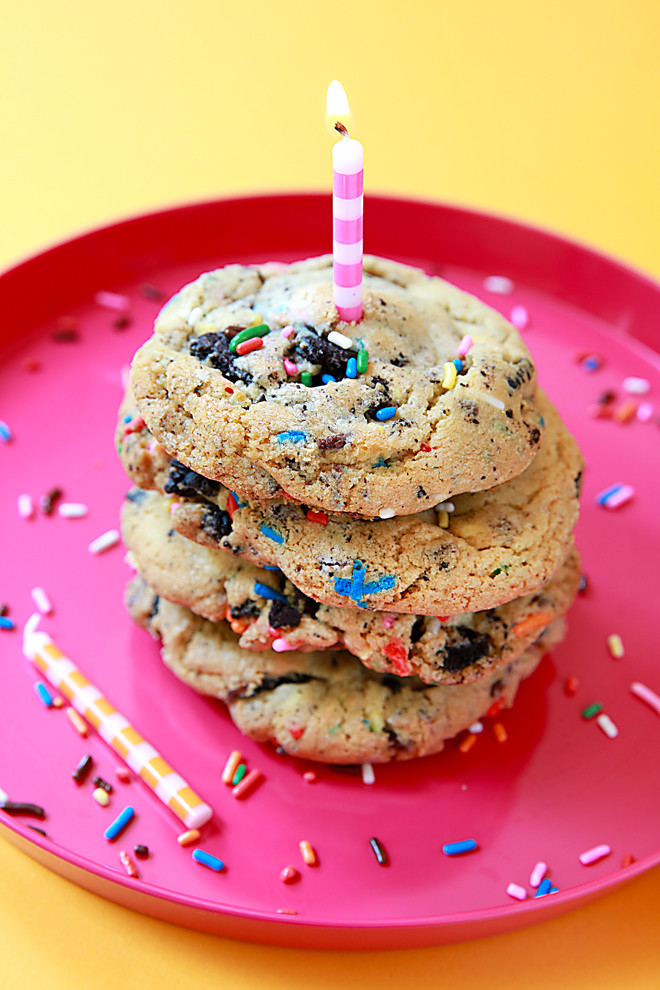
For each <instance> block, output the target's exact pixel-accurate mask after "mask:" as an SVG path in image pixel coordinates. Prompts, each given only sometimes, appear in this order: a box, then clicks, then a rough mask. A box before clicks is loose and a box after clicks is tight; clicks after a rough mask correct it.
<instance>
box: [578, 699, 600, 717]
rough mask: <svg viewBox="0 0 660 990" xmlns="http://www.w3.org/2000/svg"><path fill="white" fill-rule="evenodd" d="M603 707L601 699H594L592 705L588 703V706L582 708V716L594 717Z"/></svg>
mask: <svg viewBox="0 0 660 990" xmlns="http://www.w3.org/2000/svg"><path fill="white" fill-rule="evenodd" d="M602 708H603V706H602V705H601V703H600V701H594V703H593V704H592V705H587V707H586V708H583V709H582V718H593V717H594V715H597V714H598V712H599V711H601V710H602Z"/></svg>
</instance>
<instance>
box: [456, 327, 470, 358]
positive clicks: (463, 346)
mask: <svg viewBox="0 0 660 990" xmlns="http://www.w3.org/2000/svg"><path fill="white" fill-rule="evenodd" d="M471 347H472V336H471V334H469V333H466V334H465V336H464V337H461V339H460V341H459V343H458V347H457V348H456V353H457V354H458V356H459V357H465V355H466V354H467V352H468V351H469V350H470V348H471Z"/></svg>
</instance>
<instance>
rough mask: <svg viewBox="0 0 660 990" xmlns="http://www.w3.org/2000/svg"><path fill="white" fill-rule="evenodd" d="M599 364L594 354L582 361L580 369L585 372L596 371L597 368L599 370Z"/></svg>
mask: <svg viewBox="0 0 660 990" xmlns="http://www.w3.org/2000/svg"><path fill="white" fill-rule="evenodd" d="M601 364H602V361H601V360H600V358H599V357H596V355H595V354H592V355H590V356H589V357H586V358H585V359H584V361H583V362H582V367H583V368H584V369H585V371H596V370H597V369H598V368H600V366H601Z"/></svg>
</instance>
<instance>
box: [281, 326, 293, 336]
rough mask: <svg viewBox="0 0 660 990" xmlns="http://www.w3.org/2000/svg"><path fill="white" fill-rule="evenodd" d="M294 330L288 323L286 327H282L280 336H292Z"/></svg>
mask: <svg viewBox="0 0 660 990" xmlns="http://www.w3.org/2000/svg"><path fill="white" fill-rule="evenodd" d="M295 332H296V331H295V328H294V327H292V326H291V324H289V326H288V327H284V330H282V336H283V337H287V338H288V337H293V335H294V333H295Z"/></svg>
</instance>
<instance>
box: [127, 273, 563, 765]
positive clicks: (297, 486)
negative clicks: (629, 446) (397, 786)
mask: <svg viewBox="0 0 660 990" xmlns="http://www.w3.org/2000/svg"><path fill="white" fill-rule="evenodd" d="M117 444H118V449H119V453H120V456H121V458H122V461H123V464H124V467H125V469H126V471H127V473H128V475H129V477H130V479H131V481H132V483H133V484H134V486H135V487H134V488H132V489H131V490H130V491H129V493H128V496H127V498H126V501H125V504H124V506H123V510H122V534H123V538H124V541H125V543H126V546H127V549H128V556H129V560H130V562H131V564H132V566H133V567H134V569H135V571H136V577H135V578H134V580H133V581H132V582H131V584H130V585H129V590H128V594H127V601H128V607H129V610H130V612H131V614H132V616H133V618H134V619H135V620H136V621H137V622H138V623H140V624H141V625H143V626H144V627H145V628H146V629H148V630H149V631H150V632H151V633H152V635H153V636H154V637H156V638H158V639H159V640H160V642H161V649H162V657H163V660H164V662H165V663H166V664H167V666H168V667H170V668H171V669H172V670H173V672H174V673H175V674H176V675H177V676H178V677H179V678H181V680H182V681H184V682H185V683H187V684H188V685H190V686H191V687H192V688H193V689H195V690H196V691H199V692H201V693H204V694H207V695H211V696H213V697H216V698H219V699H221V700H222V701H223V702H224V703H225V704H226V705H227V707H228V709H229V712H230V714H231V717H232V718H233V720H234V722H235V723H236V725H237V726H238V727H239V728H240V730H241V731H242V732H244V733H245V734H246V735H249V736H251V737H252V738H255V739H257V740H259V741H264V742H266V741H268V742H272V743H274V744H275V745H277V746H280V747H282V749H284V750H285V751H286V752H289V753H292V754H296V755H298V756H302V757H305V758H307V759H313V760H319V761H323V762H330V763H361V762H386V761H390V760H400V759H409V758H411V757H416V756H423V755H426V754H430V753H435V752H438V751H439V750H440V749H442V747H443V745H444V743H445V741H446V740H447V739H451V738H453V737H454V736H456V735H457V734H458V733H459V732H461V731H462V730H464V729H467V728H468V727H469V726H470V725H471V724H472V723H474V722H475V721H476V720H478V719H479V718H480V717H481V716H483V715H485V714H486V713H487V712H488V711H489V710H491V709H492V707H493V705H494V704H497V705H498V706H502V705H505V706H508V705H510V704H511V703H512V701H513V698H514V696H515V693H516V690H517V688H518V685H519V683H520V682H521V680H522V679H523V678H524V677H527V676H528V675H529V674H530V673H532V671H533V670H534V669H535V667H536V666H537V664H538V663H539V661H540V658H541V657H542V655H543V653H544V652H545V651H547V650H548V649H549V648H551V647H552V646H553V645H554V644H555V643H557V642H558V641H559V639H560V638H561V636H562V635H563V630H564V622H563V616H564V614H565V612H566V611H567V610H568V608H569V607H570V605H571V603H572V601H573V599H574V598H575V595H576V593H577V589H578V585H579V580H580V561H579V557H578V554H577V551H576V550H575V548H574V547H573V530H574V526H575V523H576V521H577V514H578V497H579V491H580V478H581V472H582V460H581V456H580V453H579V450H578V448H577V446H576V444H575V442H574V440H573V439H572V437H571V436H570V434H569V433H568V431H567V429H566V427H565V426H564V424H563V423H562V421H561V419H560V417H559V415H558V413H557V411H556V410H555V409H554V407H553V406H552V404H551V403H550V401H549V400H548V399H547V397H546V396H545V395H543V393H542V392H541V391H540V390H539V389H538V388H537V386H536V372H535V368H534V365H533V363H532V360H531V358H530V354H529V352H528V350H527V348H526V347H525V345H524V343H523V342H522V340H521V339H520V336H519V334H518V333H517V331H516V330H515V329H514V327H512V326H511V325H510V324H509V323H508V322H507V321H506V320H505V319H504V318H503V317H502V316H501V315H500V314H499V313H497V312H495V311H494V310H492V309H490V308H489V307H487V306H486V305H484V304H483V303H481V302H480V301H479V300H477V299H475V298H474V297H472V296H469V295H467V294H466V293H464V292H462V291H460V290H459V289H457V288H455V287H454V286H452V285H450V284H448V283H447V282H445V281H443V280H442V279H439V278H432V277H429V276H427V275H425V274H424V273H423V272H422V271H420V270H418V269H414V268H410V267H408V266H405V265H401V264H396V263H394V262H390V261H385V260H383V259H379V258H373V257H368V258H365V264H364V283H363V318H362V320H361V321H360V322H359V323H357V324H346V323H343V322H342V321H341V320H340V319H339V317H338V314H337V311H336V309H335V307H334V305H333V302H332V259H331V258H330V257H321V258H314V259H308V260H306V261H302V262H298V263H294V264H291V265H281V264H275V263H269V264H264V265H258V266H253V267H246V266H241V265H230V266H227V267H226V268H223V269H220V270H218V271H213V272H210V273H207V274H205V275H202V276H201V277H200V278H198V279H197V280H196V281H195V282H193V283H192V284H190V285H188V286H186V287H185V288H184V289H182V291H181V292H179V293H178V294H177V295H176V296H175V297H174V298H173V299H172V300H171V301H170V302H169V303H168V304H167V305H166V306H165V307H164V309H163V310H162V311H161V313H160V314H159V316H158V318H157V320H156V324H155V328H154V333H153V336H152V337H151V338H150V339H149V340H148V341H147V342H146V343H145V344H144V345H143V346H142V347H141V348H140V350H139V351H138V352H137V354H136V355H135V358H134V360H133V363H132V368H131V384H130V388H129V390H128V391H127V394H126V396H125V398H124V401H123V403H122V407H121V409H120V415H119V424H118V429H117Z"/></svg>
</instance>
